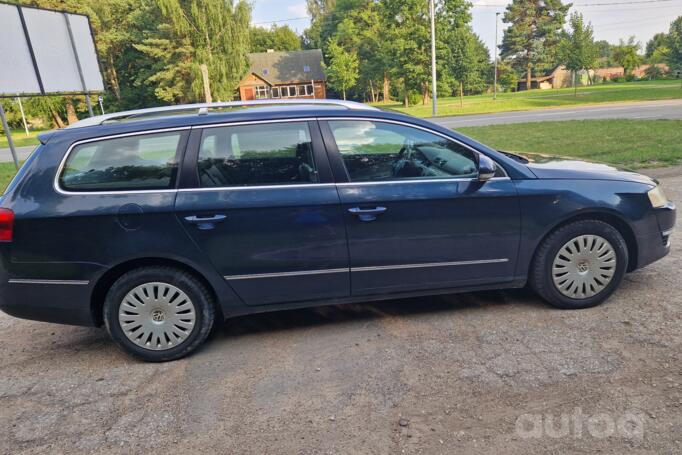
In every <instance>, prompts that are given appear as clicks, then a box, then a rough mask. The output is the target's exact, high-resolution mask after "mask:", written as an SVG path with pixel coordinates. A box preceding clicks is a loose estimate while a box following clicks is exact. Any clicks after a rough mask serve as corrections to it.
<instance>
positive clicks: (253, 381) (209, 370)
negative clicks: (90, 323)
mask: <svg viewBox="0 0 682 455" xmlns="http://www.w3.org/2000/svg"><path fill="white" fill-rule="evenodd" d="M658 174H659V175H661V176H662V179H661V180H662V181H663V182H664V184H665V185H666V188H667V192H668V193H669V196H671V197H672V198H673V199H674V200H677V201H682V170H681V169H677V170H670V169H669V170H664V171H660V172H659V173H658ZM681 242H682V235H680V229H677V231H676V232H675V233H674V234H673V244H674V246H673V251H672V253H671V254H670V255H669V256H668V257H667V258H665V259H664V260H662V261H660V262H658V263H656V264H653V265H651V266H649V267H647V268H645V269H644V270H640V271H638V272H635V273H632V274H630V275H628V276H627V277H626V279H625V281H624V283H623V286H622V287H621V289H620V290H619V291H618V292H617V293H616V294H615V295H614V296H613V297H612V298H611V299H610V300H609V301H608V302H607V303H606V304H605V305H602V306H600V307H597V308H592V309H588V310H581V311H560V310H553V309H551V308H549V307H547V306H545V305H544V304H543V303H542V302H541V301H540V300H539V299H538V298H536V297H535V296H533V295H531V294H528V293H526V292H524V291H513V292H489V293H475V294H462V295H453V296H446V297H437V298H421V299H410V300H401V301H390V302H384V303H375V304H367V305H347V306H334V307H326V308H318V309H311V310H301V311H290V312H281V313H272V314H266V315H258V316H249V317H242V318H239V319H235V320H232V321H229V322H228V323H226V324H225V326H224V328H222V330H220V331H219V332H218V333H217V334H216V335H215V336H214V337H213V339H212V340H210V341H209V343H208V344H207V345H206V346H205V348H204V349H202V350H201V351H200V352H198V353H197V354H196V355H194V356H192V357H190V358H187V359H183V360H180V361H177V362H173V363H166V364H144V363H141V362H137V361H134V360H131V359H130V358H129V357H127V356H125V355H124V354H122V353H120V352H119V351H117V350H116V348H115V347H114V346H113V344H112V343H110V342H109V341H108V339H107V337H106V336H105V333H104V332H103V331H102V330H97V329H88V328H79V327H68V326H59V325H52V324H45V323H38V322H31V321H23V320H19V319H14V318H11V317H9V316H6V315H4V314H0V366H1V370H0V371H1V373H0V453H2V454H5V453H6V454H21V453H104V452H106V453H125V454H128V453H140V452H143V451H144V452H148V453H154V452H157V451H159V452H160V451H162V450H163V451H164V452H165V453H181V452H184V453H200V452H208V451H212V452H220V453H254V454H269V453H273V454H274V453H276V454H283V453H297V454H313V453H320V454H322V453H334V454H336V453H344V454H345V453H378V454H384V453H385V454H393V453H428V454H432V453H434V454H435V453H443V454H445V453H512V452H517V453H530V454H532V453H547V452H550V453H567V452H570V453H579V452H590V453H591V452H597V451H598V452H602V453H622V452H623V451H625V450H627V451H631V452H634V453H669V454H672V453H680V452H682V386H681V384H682V350H681V349H680V346H681V345H682V331H681V330H680V329H681V328H682V290H681V289H680V287H679V283H680V278H679V276H678V273H679V271H680V270H681V269H682V253H681V250H680V248H679V246H678V245H679V244H680V243H681ZM562 419H563V420H562Z"/></svg>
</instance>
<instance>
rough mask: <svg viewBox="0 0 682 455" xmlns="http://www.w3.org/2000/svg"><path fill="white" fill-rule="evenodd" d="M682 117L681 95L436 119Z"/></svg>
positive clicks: (453, 122)
mask: <svg viewBox="0 0 682 455" xmlns="http://www.w3.org/2000/svg"><path fill="white" fill-rule="evenodd" d="M613 118H619V119H620V118H622V119H641V120H645V119H646V120H650V119H678V120H679V119H682V99H678V100H663V101H644V102H638V103H618V104H608V105H603V104H602V105H593V106H572V107H568V108H550V109H539V110H534V111H516V112H499V113H496V114H481V115H461V116H454V117H438V118H435V119H432V121H433V122H435V123H438V124H439V125H443V126H446V127H448V128H461V127H463V126H483V125H497V124H501V123H523V122H545V121H559V120H596V119H613Z"/></svg>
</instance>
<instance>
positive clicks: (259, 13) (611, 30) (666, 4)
mask: <svg viewBox="0 0 682 455" xmlns="http://www.w3.org/2000/svg"><path fill="white" fill-rule="evenodd" d="M424 1H425V2H426V1H428V0H424ZM470 1H471V3H473V5H474V7H473V8H472V16H473V20H472V27H473V29H474V32H475V33H477V34H478V35H479V36H480V37H481V39H482V40H483V42H484V43H485V44H486V45H487V46H488V49H491V54H492V49H493V47H494V44H495V12H504V8H505V6H504V5H506V4H507V3H511V1H505V0H470ZM251 3H252V5H253V18H252V21H253V23H254V24H256V25H260V26H264V27H269V26H270V25H272V24H273V23H276V24H277V25H284V24H287V25H289V26H290V27H291V28H293V29H294V30H296V31H297V32H299V33H301V32H303V30H304V29H305V28H306V27H307V26H308V25H309V23H310V19H309V18H308V17H307V16H308V13H307V11H306V6H305V5H306V4H305V0H252V1H251ZM573 4H574V6H573V7H572V8H571V10H570V11H571V12H572V11H579V12H581V13H583V15H584V17H585V19H586V20H587V21H590V22H591V23H592V25H593V27H594V37H595V39H597V40H602V39H603V40H606V41H609V42H610V43H614V44H616V43H618V40H619V39H620V38H623V39H627V38H628V37H629V36H630V35H634V36H635V39H636V40H637V41H639V42H640V43H641V44H642V50H643V49H644V46H645V45H646V42H647V41H648V40H649V39H651V37H652V36H654V34H656V33H658V32H667V31H668V29H669V28H670V23H671V22H672V21H673V20H674V19H675V18H676V17H678V16H682V0H574V1H573ZM499 19H500V22H499V31H498V43H499V42H500V41H501V40H502V29H503V27H504V24H503V23H502V20H501V19H502V15H500V17H499ZM273 21H277V22H273Z"/></svg>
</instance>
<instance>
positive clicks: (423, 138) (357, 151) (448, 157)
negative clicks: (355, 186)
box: [329, 120, 477, 182]
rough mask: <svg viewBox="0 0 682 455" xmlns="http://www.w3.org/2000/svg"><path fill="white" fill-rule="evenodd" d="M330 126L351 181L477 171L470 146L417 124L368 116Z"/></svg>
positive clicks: (460, 174)
mask: <svg viewBox="0 0 682 455" xmlns="http://www.w3.org/2000/svg"><path fill="white" fill-rule="evenodd" d="M329 126H330V128H331V131H332V134H333V135H334V139H335V140H336V145H337V147H338V149H339V152H340V153H341V157H342V158H343V162H344V164H345V166H346V170H347V171H348V175H349V176H350V180H351V181H352V182H370V181H382V180H407V179H430V178H450V177H459V178H473V177H476V175H477V165H476V163H477V160H476V156H475V153H474V152H473V151H472V150H469V149H468V148H466V147H464V146H462V145H460V144H458V143H456V142H454V141H451V140H448V139H445V138H443V137H441V136H438V135H435V134H432V133H429V132H426V131H423V130H420V129H417V128H411V127H408V126H403V125H398V124H394V123H385V122H377V121H367V120H333V121H330V122H329Z"/></svg>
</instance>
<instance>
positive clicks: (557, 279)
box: [529, 220, 628, 309]
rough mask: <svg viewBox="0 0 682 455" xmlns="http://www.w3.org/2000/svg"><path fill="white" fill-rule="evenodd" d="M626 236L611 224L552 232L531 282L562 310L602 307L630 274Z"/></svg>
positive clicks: (537, 257) (578, 223)
mask: <svg viewBox="0 0 682 455" xmlns="http://www.w3.org/2000/svg"><path fill="white" fill-rule="evenodd" d="M627 264H628V250H627V245H626V243H625V240H624V239H623V236H622V235H621V234H620V232H618V230H617V229H615V228H614V227H613V226H611V225H610V224H607V223H604V222H603V221H597V220H581V221H576V222H573V223H570V224H568V225H566V226H563V227H561V228H559V229H557V230H555V231H554V232H552V233H551V234H550V235H549V236H548V237H547V238H546V239H545V240H544V241H543V242H542V244H541V245H540V247H539V248H538V251H537V253H536V255H535V258H534V260H533V265H532V267H531V273H530V276H529V282H530V285H531V287H532V288H533V289H534V290H535V291H536V292H537V293H538V294H539V295H540V296H541V297H543V298H544V299H545V300H547V302H549V303H550V304H551V305H553V306H555V307H558V308H567V309H578V308H588V307H591V306H595V305H598V304H600V303H602V302H603V301H604V300H606V299H607V298H608V297H609V296H610V295H611V294H612V293H613V292H614V291H615V290H616V289H617V288H618V286H619V285H620V283H621V281H622V280H623V276H624V275H625V272H626V270H627Z"/></svg>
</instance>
